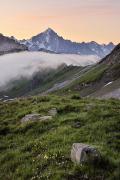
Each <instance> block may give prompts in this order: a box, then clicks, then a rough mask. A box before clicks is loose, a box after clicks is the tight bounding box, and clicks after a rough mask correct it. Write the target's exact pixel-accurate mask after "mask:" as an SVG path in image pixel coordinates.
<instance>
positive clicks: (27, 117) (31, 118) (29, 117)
mask: <svg viewBox="0 0 120 180" xmlns="http://www.w3.org/2000/svg"><path fill="white" fill-rule="evenodd" d="M40 117H41V116H40V114H27V115H25V116H24V117H23V118H22V119H21V122H22V123H23V122H28V121H36V120H39V119H40Z"/></svg>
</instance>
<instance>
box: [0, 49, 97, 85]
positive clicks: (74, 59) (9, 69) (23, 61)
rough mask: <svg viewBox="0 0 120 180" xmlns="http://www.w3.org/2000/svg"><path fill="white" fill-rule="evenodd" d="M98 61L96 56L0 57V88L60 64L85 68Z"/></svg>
mask: <svg viewBox="0 0 120 180" xmlns="http://www.w3.org/2000/svg"><path fill="white" fill-rule="evenodd" d="M98 61H99V58H98V56H95V55H89V56H83V55H75V54H52V53H45V52H21V53H13V54H7V55H3V56H0V87H1V86H4V85H6V84H7V83H9V82H10V81H11V80H15V79H19V78H20V77H28V78H29V77H31V76H32V75H33V74H34V73H36V72H38V71H44V70H46V69H56V68H58V67H59V66H60V65H61V64H63V63H65V64H66V65H68V66H69V65H73V66H87V65H92V64H95V63H97V62H98Z"/></svg>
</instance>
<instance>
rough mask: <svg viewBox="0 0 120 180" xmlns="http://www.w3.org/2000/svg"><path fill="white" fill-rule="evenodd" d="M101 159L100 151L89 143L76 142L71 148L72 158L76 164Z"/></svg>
mask: <svg viewBox="0 0 120 180" xmlns="http://www.w3.org/2000/svg"><path fill="white" fill-rule="evenodd" d="M97 159H100V153H99V152H98V151H97V149H96V148H94V147H91V146H89V145H87V144H82V143H74V144H73V146H72V150H71V160H72V162H74V163H75V164H83V163H87V162H91V163H92V162H93V161H94V160H97Z"/></svg>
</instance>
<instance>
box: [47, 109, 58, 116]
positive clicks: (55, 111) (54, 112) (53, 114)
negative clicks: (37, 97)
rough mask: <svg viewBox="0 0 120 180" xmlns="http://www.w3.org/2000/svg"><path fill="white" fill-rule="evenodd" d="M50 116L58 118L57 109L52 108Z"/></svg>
mask: <svg viewBox="0 0 120 180" xmlns="http://www.w3.org/2000/svg"><path fill="white" fill-rule="evenodd" d="M48 114H49V115H50V116H56V115H57V109H56V108H52V109H50V110H49V111H48Z"/></svg>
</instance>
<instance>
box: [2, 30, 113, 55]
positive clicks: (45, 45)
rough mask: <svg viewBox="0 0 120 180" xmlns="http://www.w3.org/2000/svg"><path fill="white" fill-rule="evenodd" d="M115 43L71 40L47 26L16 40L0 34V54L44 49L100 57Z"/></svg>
mask: <svg viewBox="0 0 120 180" xmlns="http://www.w3.org/2000/svg"><path fill="white" fill-rule="evenodd" d="M114 47H115V45H114V44H113V43H112V42H111V43H109V44H98V43H96V42H94V41H91V42H81V43H77V42H72V41H70V40H65V39H64V38H63V37H61V36H59V35H58V34H57V33H56V32H55V31H54V30H52V29H51V28H48V29H47V30H46V31H44V32H42V33H40V34H38V35H36V36H33V37H32V38H31V39H28V40H20V41H18V40H17V39H15V38H14V37H6V36H4V35H2V34H0V54H5V53H11V52H18V51H25V50H29V51H44V52H52V53H64V54H80V55H96V56H98V57H100V58H103V57H105V56H106V55H107V54H109V53H110V52H111V51H112V50H113V49H114Z"/></svg>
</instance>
